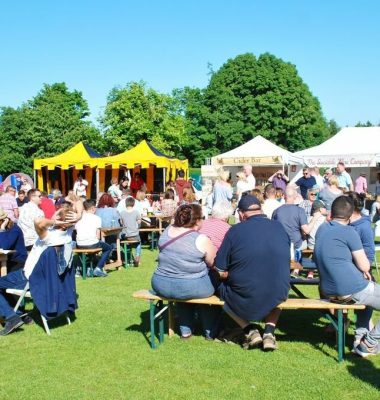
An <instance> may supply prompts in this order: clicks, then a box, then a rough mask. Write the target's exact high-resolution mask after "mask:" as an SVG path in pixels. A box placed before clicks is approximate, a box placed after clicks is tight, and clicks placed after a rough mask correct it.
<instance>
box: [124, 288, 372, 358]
mask: <svg viewBox="0 0 380 400" xmlns="http://www.w3.org/2000/svg"><path fill="white" fill-rule="evenodd" d="M132 296H133V298H135V299H140V300H147V301H149V303H150V334H151V337H150V342H151V347H152V348H153V349H154V348H156V347H157V346H156V343H155V336H156V334H155V320H156V319H158V324H159V341H160V343H162V342H163V341H164V320H163V314H164V312H165V311H166V310H168V327H169V332H168V333H169V337H170V336H172V335H173V334H174V327H175V323H174V310H173V305H174V303H178V302H182V303H190V304H207V305H212V306H223V305H224V301H223V300H221V299H220V298H219V297H217V296H211V297H207V298H204V299H189V300H177V299H168V298H165V297H161V296H158V295H156V294H152V293H151V292H150V291H149V290H146V289H143V290H138V291H137V292H134V293H133V295H132ZM164 303H167V304H166V305H164ZM278 307H279V308H281V309H282V310H323V311H325V312H326V313H325V315H326V317H327V318H328V319H329V320H330V321H331V323H332V325H333V326H334V328H335V329H336V331H337V347H338V361H342V360H343V357H344V347H345V331H344V323H343V311H347V310H363V309H365V306H364V305H362V304H338V303H332V302H330V301H328V300H322V299H287V300H286V301H284V302H283V303H281V304H279V306H278ZM329 310H336V314H337V316H336V317H334V316H332V315H331V314H330V313H329V312H328V311H329Z"/></svg>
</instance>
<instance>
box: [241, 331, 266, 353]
mask: <svg viewBox="0 0 380 400" xmlns="http://www.w3.org/2000/svg"><path fill="white" fill-rule="evenodd" d="M262 342H263V338H262V337H261V335H260V332H259V331H258V330H257V329H253V330H251V331H249V333H248V335H244V341H243V344H242V347H243V349H244V350H249V349H254V348H255V347H259V346H260V345H261V343H262Z"/></svg>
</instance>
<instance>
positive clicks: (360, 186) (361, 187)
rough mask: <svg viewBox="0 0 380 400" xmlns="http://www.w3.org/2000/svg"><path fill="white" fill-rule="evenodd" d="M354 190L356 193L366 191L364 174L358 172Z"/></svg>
mask: <svg viewBox="0 0 380 400" xmlns="http://www.w3.org/2000/svg"><path fill="white" fill-rule="evenodd" d="M355 192H356V193H358V194H361V193H367V179H366V174H360V176H359V177H358V178H356V181H355Z"/></svg>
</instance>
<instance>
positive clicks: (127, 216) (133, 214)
mask: <svg viewBox="0 0 380 400" xmlns="http://www.w3.org/2000/svg"><path fill="white" fill-rule="evenodd" d="M120 216H121V219H122V221H123V226H124V228H123V235H125V236H126V237H133V236H139V222H140V221H141V214H140V212H139V211H138V210H136V209H135V208H133V207H127V208H126V209H125V210H124V211H122V213H121V215H120Z"/></svg>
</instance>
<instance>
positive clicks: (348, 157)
mask: <svg viewBox="0 0 380 400" xmlns="http://www.w3.org/2000/svg"><path fill="white" fill-rule="evenodd" d="M295 155H296V156H298V157H302V158H303V160H304V162H305V164H306V165H308V166H310V167H313V166H317V167H336V165H337V163H338V161H343V162H344V163H345V165H346V166H347V167H375V166H376V164H377V163H378V162H380V127H360V128H356V127H355V128H353V127H347V128H343V129H342V130H340V131H339V132H338V133H337V134H336V135H334V136H333V137H331V138H330V139H328V140H326V141H325V142H323V143H322V144H320V145H318V146H314V147H310V148H309V149H305V150H302V151H299V152H297V153H295Z"/></svg>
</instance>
